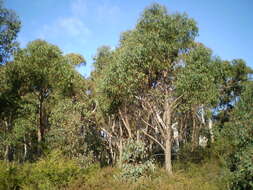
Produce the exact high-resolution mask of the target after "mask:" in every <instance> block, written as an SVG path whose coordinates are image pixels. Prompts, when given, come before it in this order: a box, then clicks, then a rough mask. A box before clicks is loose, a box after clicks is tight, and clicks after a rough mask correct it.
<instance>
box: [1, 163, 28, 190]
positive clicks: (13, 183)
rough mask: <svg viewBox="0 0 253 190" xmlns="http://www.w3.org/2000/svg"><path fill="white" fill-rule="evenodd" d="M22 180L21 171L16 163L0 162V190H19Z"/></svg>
mask: <svg viewBox="0 0 253 190" xmlns="http://www.w3.org/2000/svg"><path fill="white" fill-rule="evenodd" d="M23 180H24V179H23V175H22V169H21V168H20V167H19V165H18V164H17V163H14V162H13V163H9V162H5V161H0V189H3V190H12V189H19V187H20V184H21V183H22V181H23Z"/></svg>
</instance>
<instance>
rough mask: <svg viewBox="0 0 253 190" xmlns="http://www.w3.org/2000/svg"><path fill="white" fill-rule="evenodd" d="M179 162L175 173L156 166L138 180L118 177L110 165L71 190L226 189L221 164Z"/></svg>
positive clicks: (74, 184)
mask: <svg viewBox="0 0 253 190" xmlns="http://www.w3.org/2000/svg"><path fill="white" fill-rule="evenodd" d="M180 167H182V166H180V164H176V166H175V172H174V174H173V176H170V177H169V176H167V175H166V172H165V171H164V170H163V169H161V168H160V169H157V170H156V172H155V173H154V174H153V176H152V177H150V178H141V179H139V180H138V181H137V182H134V183H131V182H123V181H119V180H117V179H115V177H114V175H115V174H117V172H118V170H117V169H115V168H111V167H107V168H103V169H98V170H96V171H93V172H91V173H90V174H88V175H85V176H83V177H82V178H79V179H78V180H77V181H75V182H73V183H72V184H71V185H70V186H69V187H68V188H67V189H68V190H80V189H84V190H155V189H158V190H218V189H222V190H224V189H225V188H224V187H225V186H224V185H223V184H222V183H221V181H220V171H221V169H220V167H219V166H218V164H217V163H215V162H209V163H205V164H202V165H197V164H195V165H193V164H190V165H188V167H187V169H180Z"/></svg>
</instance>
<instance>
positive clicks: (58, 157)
mask: <svg viewBox="0 0 253 190" xmlns="http://www.w3.org/2000/svg"><path fill="white" fill-rule="evenodd" d="M23 172H24V173H26V174H28V177H27V179H26V180H25V183H24V185H23V186H24V188H25V189H41V190H44V189H45V190H46V189H56V188H58V187H59V188H60V187H64V186H66V185H67V184H68V183H69V182H70V181H72V180H73V179H75V178H76V176H78V175H79V174H80V173H81V168H80V167H79V165H78V164H77V163H76V162H75V161H74V160H69V159H67V158H64V157H63V156H62V154H61V152H59V151H53V152H52V153H50V154H49V155H48V156H46V157H45V158H43V159H40V160H39V161H37V162H36V163H34V164H27V165H25V166H24V167H23Z"/></svg>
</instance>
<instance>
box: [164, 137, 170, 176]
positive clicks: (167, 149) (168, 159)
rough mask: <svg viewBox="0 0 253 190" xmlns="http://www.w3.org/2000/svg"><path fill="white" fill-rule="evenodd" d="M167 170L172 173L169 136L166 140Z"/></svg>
mask: <svg viewBox="0 0 253 190" xmlns="http://www.w3.org/2000/svg"><path fill="white" fill-rule="evenodd" d="M164 154H165V170H166V172H167V173H168V174H169V175H172V164H171V140H170V138H169V137H168V138H167V139H166V141H165V151H164Z"/></svg>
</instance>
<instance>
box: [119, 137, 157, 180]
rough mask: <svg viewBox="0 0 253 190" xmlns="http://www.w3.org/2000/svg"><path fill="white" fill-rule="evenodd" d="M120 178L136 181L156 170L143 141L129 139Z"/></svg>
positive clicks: (125, 147)
mask: <svg viewBox="0 0 253 190" xmlns="http://www.w3.org/2000/svg"><path fill="white" fill-rule="evenodd" d="M122 162H123V165H122V168H121V173H120V176H119V177H120V179H122V180H130V181H131V180H132V181H136V180H138V179H139V178H140V177H143V176H144V177H148V176H150V175H151V174H152V172H154V170H155V165H154V161H153V160H152V159H149V158H148V154H147V148H146V147H145V144H144V143H142V142H135V141H132V140H130V141H128V142H127V143H126V144H125V146H124V148H123V155H122Z"/></svg>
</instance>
